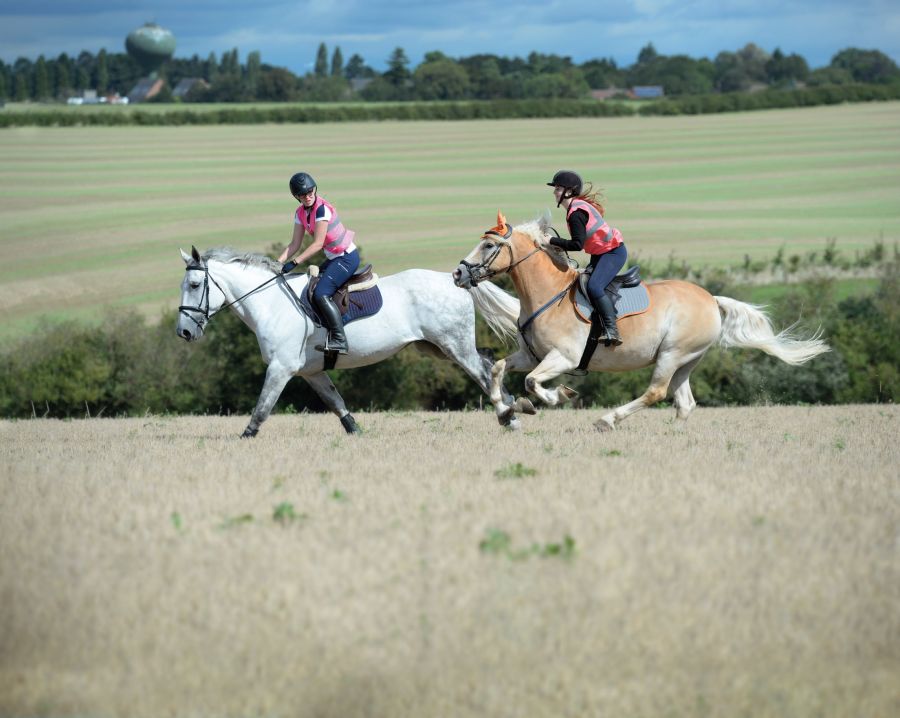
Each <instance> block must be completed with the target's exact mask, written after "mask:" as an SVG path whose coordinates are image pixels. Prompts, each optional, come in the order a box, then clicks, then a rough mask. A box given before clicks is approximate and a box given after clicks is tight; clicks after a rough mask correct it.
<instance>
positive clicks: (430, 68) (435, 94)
mask: <svg viewBox="0 0 900 718" xmlns="http://www.w3.org/2000/svg"><path fill="white" fill-rule="evenodd" d="M429 54H430V55H431V56H432V58H431V61H428V62H423V63H422V64H421V65H419V66H418V67H417V68H416V71H415V72H414V73H413V86H414V92H415V95H416V97H417V98H418V99H420V100H461V99H463V98H465V97H467V96H468V93H469V75H468V73H467V72H466V70H465V68H464V67H462V66H461V65H458V64H457V63H455V62H453V60H450V59H448V58H447V57H446V56H444V55H443V54H442V53H429ZM427 57H428V56H426V59H427Z"/></svg>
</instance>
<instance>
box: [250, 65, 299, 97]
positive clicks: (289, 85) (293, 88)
mask: <svg viewBox="0 0 900 718" xmlns="http://www.w3.org/2000/svg"><path fill="white" fill-rule="evenodd" d="M296 97H297V78H296V77H295V76H294V74H293V73H291V72H289V71H288V70H285V69H284V68H283V67H270V68H264V69H263V70H262V71H261V72H260V74H259V81H258V82H257V83H256V98H257V99H258V100H268V101H271V102H289V101H291V100H294V99H296Z"/></svg>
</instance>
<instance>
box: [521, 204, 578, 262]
mask: <svg viewBox="0 0 900 718" xmlns="http://www.w3.org/2000/svg"><path fill="white" fill-rule="evenodd" d="M513 229H514V230H515V231H517V232H521V233H522V234H526V235H528V236H529V237H531V238H532V239H533V240H537V241H538V242H540V245H541V247H542V248H543V249H544V250H546V253H547V256H548V257H550V259H551V261H552V262H553V266H555V267H556V268H557V269H558V270H559V271H561V272H565V271H568V270H569V269H572V266H571V265H570V264H569V258H568V256H567V255H566V253H565V252H564V251H563V250H561V249H560V248H559V247H554V246H553V245H552V244H550V238H551V237H553V236H554V235H553V234H552V233H551V232H550V214H549V213H545V214H543V215H541V216H540V217H538V218H537V219H533V220H531V221H530V222H525V223H524V224H519V225H516V226H515V227H513Z"/></svg>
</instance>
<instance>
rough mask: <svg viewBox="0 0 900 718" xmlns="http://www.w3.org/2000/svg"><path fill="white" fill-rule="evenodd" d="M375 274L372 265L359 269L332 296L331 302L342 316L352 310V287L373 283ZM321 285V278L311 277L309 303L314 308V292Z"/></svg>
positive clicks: (308, 291)
mask: <svg viewBox="0 0 900 718" xmlns="http://www.w3.org/2000/svg"><path fill="white" fill-rule="evenodd" d="M374 276H375V275H374V274H373V273H372V265H371V264H367V265H366V266H365V267H360V268H359V269H357V270H356V271H355V272H354V273H353V274H352V275H351V276H350V279H348V280H347V281H346V282H344V283H343V284H342V285H341V286H340V287H338V288H337V290H336V291H335V293H334V294H333V295H332V297H331V300H332V301H333V302H334V303H335V304H336V305H337V308H338V309H340V310H341V314H346V313H347V311H348V310H349V309H350V292H351V289H350V288H351V287H352V286H353V285H354V284H363V283H365V282H371V281H372V279H374ZM318 283H319V276H318V275H317V276H315V277H310V279H309V285H308V287H307V289H306V294H307V298H308V299H309V303H310V304H311V305H312V306H315V304H314V303H313V301H312V298H313V292H314V291H315V288H316V285H317V284H318Z"/></svg>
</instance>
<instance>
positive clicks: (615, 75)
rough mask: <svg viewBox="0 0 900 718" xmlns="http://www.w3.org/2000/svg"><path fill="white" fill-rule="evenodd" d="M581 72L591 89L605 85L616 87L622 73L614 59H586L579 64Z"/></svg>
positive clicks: (601, 87) (597, 88)
mask: <svg viewBox="0 0 900 718" xmlns="http://www.w3.org/2000/svg"><path fill="white" fill-rule="evenodd" d="M581 72H582V74H583V75H584V79H585V80H587V83H588V85H590V86H591V89H594V90H600V89H604V88H606V87H618V86H619V85H620V83H621V82H622V75H623V73H622V72H620V71H619V68H618V66H617V65H616V61H615V60H613V59H612V58H610V59H608V60H588V61H587V62H585V63H583V64H582V65H581Z"/></svg>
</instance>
